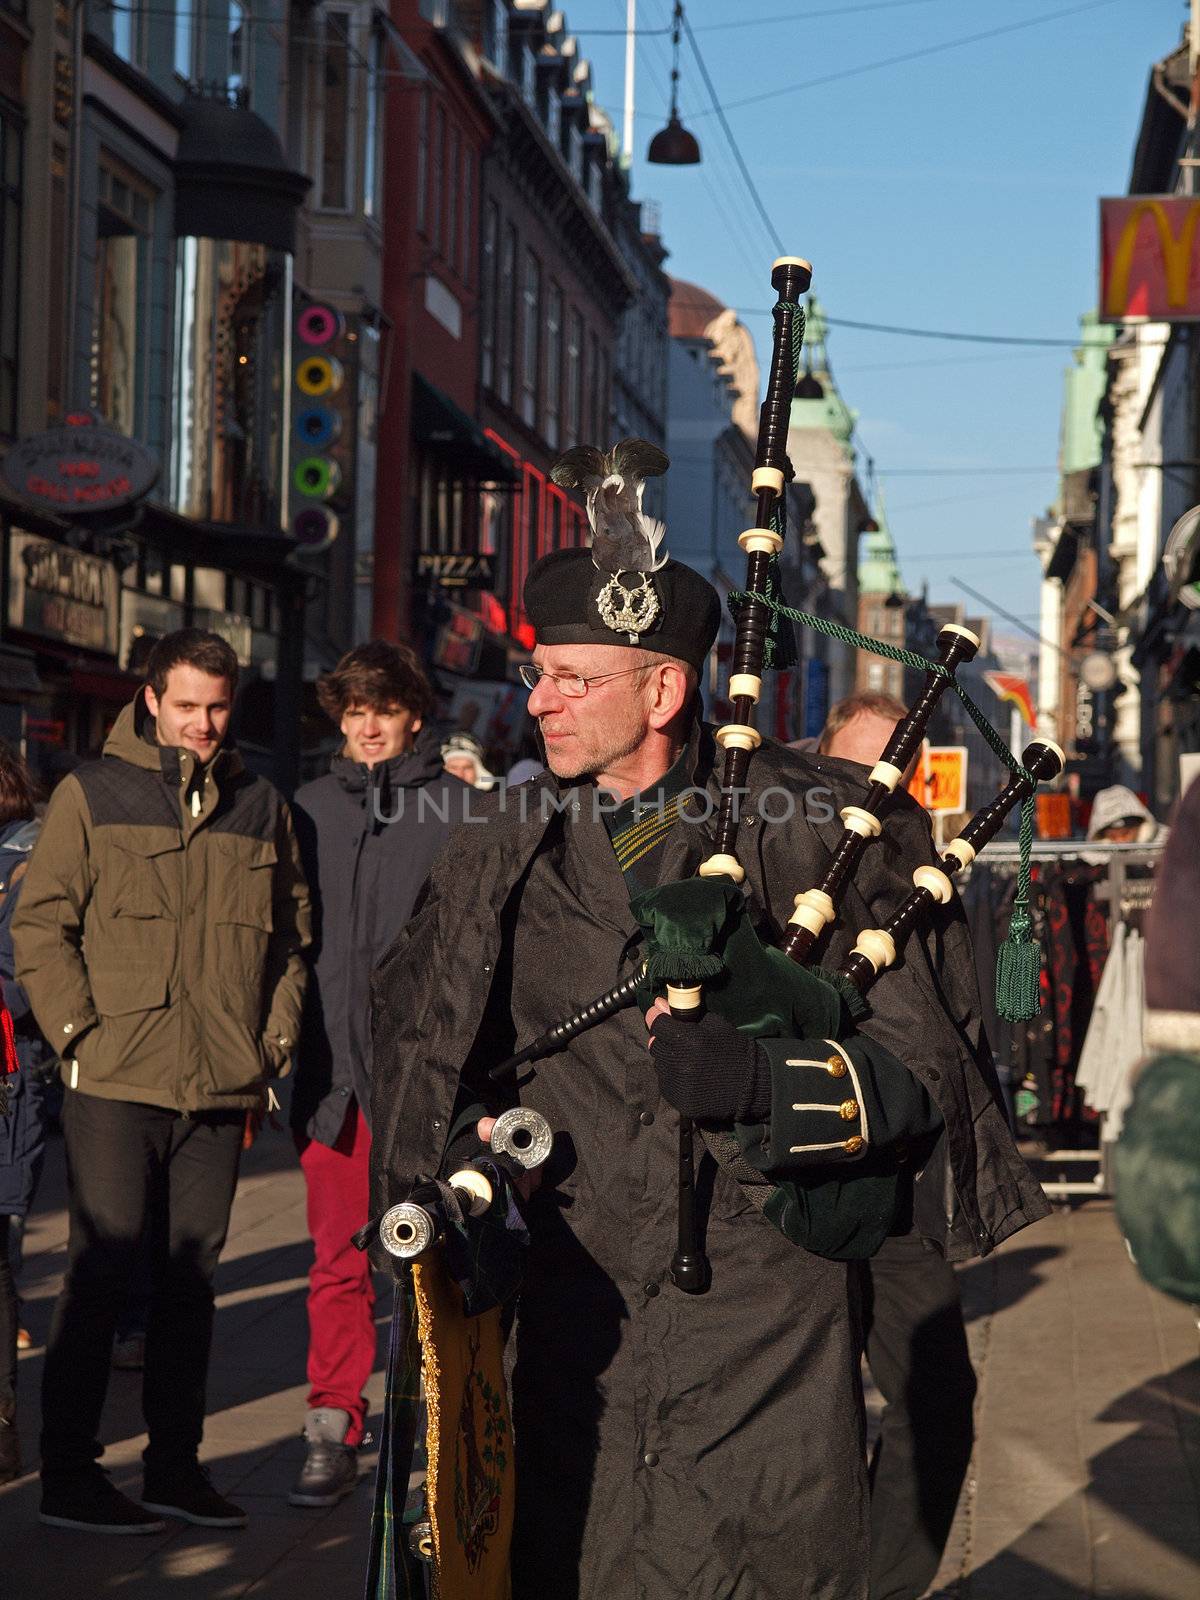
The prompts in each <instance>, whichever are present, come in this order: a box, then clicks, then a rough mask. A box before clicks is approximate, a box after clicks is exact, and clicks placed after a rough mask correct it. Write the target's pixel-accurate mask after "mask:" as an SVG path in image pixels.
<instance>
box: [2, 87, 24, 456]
mask: <svg viewBox="0 0 1200 1600" xmlns="http://www.w3.org/2000/svg"><path fill="white" fill-rule="evenodd" d="M21 145H22V140H21V129H20V126H19V124H18V123H17V122H16V121H15V120H12V121H10V119H9V118H8V117H7V116H2V115H0V433H5V434H8V435H9V436H10V437H11V436H12V435H13V434H15V433H16V431H17V359H18V355H19V345H18V323H19V315H20V298H21V154H22V150H21Z"/></svg>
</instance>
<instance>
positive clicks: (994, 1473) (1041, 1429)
mask: <svg viewBox="0 0 1200 1600" xmlns="http://www.w3.org/2000/svg"><path fill="white" fill-rule="evenodd" d="M62 1207H63V1174H62V1150H61V1144H60V1143H59V1142H58V1141H57V1140H56V1141H54V1142H53V1143H52V1145H51V1150H50V1157H49V1160H48V1163H47V1174H46V1179H45V1182H44V1184H43V1190H42V1195H41V1197H40V1201H39V1210H38V1212H37V1214H36V1215H35V1217H34V1218H33V1219H32V1220H31V1224H30V1229H29V1237H28V1256H27V1262H26V1272H25V1279H24V1285H23V1287H24V1292H25V1295H26V1310H25V1321H26V1325H27V1326H28V1327H29V1329H30V1331H31V1333H32V1334H33V1335H34V1342H35V1348H34V1349H33V1350H31V1351H30V1352H29V1353H28V1354H27V1355H26V1356H24V1357H23V1358H22V1362H21V1374H20V1382H21V1400H22V1411H21V1416H22V1436H23V1444H24V1448H25V1456H26V1460H27V1461H32V1460H34V1459H35V1449H36V1424H37V1389H38V1382H39V1380H40V1377H41V1355H42V1344H43V1341H44V1339H45V1335H46V1331H47V1328H48V1326H49V1319H50V1310H51V1306H52V1304H53V1297H54V1294H55V1291H56V1289H57V1285H58V1281H59V1274H60V1273H61V1271H62V1267H63V1263H64V1249H65V1239H66V1218H65V1213H64V1211H63V1209H62ZM308 1262H309V1249H308V1245H307V1243H306V1238H305V1228H304V1189H303V1183H302V1180H301V1178H300V1174H299V1171H298V1169H297V1166H296V1162H295V1158H294V1155H293V1152H292V1147H291V1141H290V1140H289V1139H288V1138H287V1137H286V1136H283V1135H279V1134H268V1135H266V1136H264V1138H263V1139H262V1140H260V1142H259V1144H258V1146H257V1147H256V1149H255V1150H254V1151H253V1152H252V1153H251V1155H250V1156H249V1157H248V1159H247V1161H246V1165H245V1170H244V1176H243V1179H242V1182H241V1185H240V1187H239V1190H238V1196H237V1201H236V1204H235V1206H234V1213H233V1222H232V1227H231V1231H230V1238H229V1244H228V1246H227V1248H226V1251H225V1255H224V1258H223V1260H222V1264H221V1268H220V1271H219V1274H218V1279H217V1290H218V1299H217V1328H216V1344H215V1351H214V1359H213V1369H212V1379H211V1382H210V1385H209V1420H208V1425H207V1430H206V1437H205V1445H204V1452H203V1453H204V1459H205V1461H206V1462H207V1463H208V1465H209V1466H210V1467H211V1468H212V1470H213V1475H214V1478H215V1481H216V1483H217V1485H218V1487H219V1488H221V1489H223V1490H224V1491H226V1492H228V1493H230V1494H232V1495H234V1497H235V1498H236V1499H237V1500H238V1501H239V1502H240V1503H242V1504H243V1505H245V1506H246V1508H247V1510H248V1511H249V1512H250V1518H251V1520H250V1526H249V1527H248V1528H247V1529H245V1530H244V1531H241V1532H237V1533H220V1532H205V1531H203V1530H199V1529H194V1528H188V1527H186V1526H184V1525H182V1524H173V1525H171V1528H170V1531H168V1532H167V1533H166V1534H163V1535H160V1536H159V1537H157V1538H151V1539H146V1538H138V1539H105V1538H100V1537H97V1536H94V1535H88V1534H79V1533H68V1532H56V1531H53V1530H51V1529H47V1528H42V1527H41V1526H40V1525H39V1524H38V1522H37V1484H36V1480H35V1479H34V1478H33V1477H27V1478H25V1479H22V1480H21V1481H19V1482H18V1483H16V1484H14V1485H11V1486H10V1487H8V1488H7V1489H0V1528H2V1529H3V1537H2V1539H0V1593H3V1594H4V1595H5V1596H13V1597H19V1600H60V1597H62V1596H64V1595H76V1594H84V1595H86V1596H87V1597H88V1600H98V1597H102V1596H103V1597H108V1596H112V1597H114V1600H161V1597H162V1596H164V1595H166V1594H170V1595H171V1596H172V1597H174V1596H179V1597H180V1600H187V1597H190V1596H195V1597H204V1600H235V1597H242V1596H253V1597H255V1600H265V1597H268V1596H270V1597H279V1600H361V1596H362V1573H363V1553H364V1549H365V1541H366V1523H367V1516H368V1509H369V1496H370V1487H369V1481H368V1480H366V1479H364V1482H363V1483H362V1484H361V1485H360V1487H359V1489H358V1491H357V1492H356V1493H355V1494H354V1495H353V1496H351V1497H350V1498H348V1499H346V1500H343V1501H342V1503H341V1504H340V1505H339V1506H336V1507H334V1508H332V1509H331V1510H329V1511H298V1510H294V1509H293V1508H291V1507H289V1506H288V1505H287V1503H286V1498H285V1497H286V1493H287V1490H288V1487H289V1485H290V1483H291V1481H292V1478H293V1475H294V1474H295V1472H296V1470H297V1468H298V1466H299V1463H300V1459H301V1445H300V1442H299V1438H298V1435H299V1429H300V1424H301V1421H302V1416H303V1409H304V1395H305V1387H304V1383H303V1373H304V1349H305V1319H304V1289H305V1273H306V1271H307V1268H308ZM963 1288H964V1295H965V1300H966V1306H967V1314H968V1318H969V1328H970V1336H971V1343H972V1353H973V1356H974V1359H975V1363H976V1366H977V1369H978V1371H979V1374H980V1396H979V1409H978V1418H977V1424H978V1444H977V1448H976V1452H975V1458H974V1461H973V1464H972V1469H971V1475H970V1479H969V1482H968V1485H967V1488H966V1490H965V1491H964V1494H963V1497H962V1501H961V1503H960V1506H959V1513H958V1517H957V1519H956V1522H955V1526H954V1530H953V1533H952V1535H951V1539H950V1543H949V1546H948V1548H947V1552H946V1558H945V1560H944V1562H943V1564H942V1570H941V1572H940V1573H939V1577H938V1585H937V1587H936V1590H935V1592H936V1594H937V1595H939V1596H941V1597H943V1600H1078V1597H1081V1596H1106V1597H1120V1600H1196V1596H1197V1595H1200V1494H1198V1485H1200V1360H1198V1359H1197V1356H1198V1341H1197V1329H1196V1322H1195V1318H1194V1316H1193V1315H1192V1313H1190V1312H1189V1311H1188V1309H1187V1308H1186V1307H1184V1306H1182V1305H1178V1304H1176V1303H1175V1302H1174V1301H1171V1300H1168V1299H1166V1298H1164V1297H1163V1296H1161V1295H1158V1294H1156V1293H1155V1292H1154V1291H1153V1290H1151V1289H1148V1288H1146V1287H1145V1285H1144V1284H1142V1282H1141V1280H1140V1279H1139V1278H1138V1277H1137V1274H1136V1273H1135V1272H1134V1270H1133V1267H1132V1265H1131V1264H1130V1262H1129V1260H1128V1258H1127V1257H1126V1254H1125V1251H1124V1247H1123V1245H1122V1243H1121V1240H1120V1238H1119V1236H1118V1234H1117V1230H1116V1224H1115V1222H1114V1220H1113V1216H1112V1209H1111V1206H1110V1205H1109V1204H1108V1203H1107V1202H1105V1201H1103V1200H1091V1201H1089V1202H1088V1203H1087V1204H1086V1205H1083V1206H1080V1207H1077V1208H1076V1209H1074V1210H1071V1211H1066V1210H1063V1211H1059V1212H1057V1213H1056V1214H1055V1215H1054V1216H1053V1217H1052V1218H1050V1219H1048V1220H1047V1221H1045V1222H1042V1223H1039V1224H1038V1225H1037V1227H1036V1228H1033V1229H1029V1230H1027V1231H1026V1232H1025V1233H1023V1234H1021V1235H1019V1236H1018V1237H1017V1238H1016V1239H1014V1240H1012V1241H1010V1243H1009V1244H1008V1245H1006V1246H1005V1247H1003V1248H1002V1249H1001V1250H999V1251H998V1252H997V1253H996V1254H995V1255H994V1256H993V1257H991V1258H989V1260H987V1261H985V1262H980V1263H977V1264H975V1265H972V1266H970V1267H968V1268H966V1269H964V1271H963ZM389 1299H390V1297H387V1296H385V1298H384V1299H382V1300H381V1301H380V1306H379V1324H380V1329H381V1333H382V1331H383V1328H384V1325H385V1324H386V1320H387V1315H388V1310H389ZM382 1350H383V1341H382V1338H381V1341H380V1353H381V1356H382ZM380 1393H381V1376H380V1374H379V1373H378V1372H377V1373H376V1375H375V1377H374V1378H373V1379H372V1386H371V1397H372V1401H373V1402H374V1403H378V1400H379V1398H380ZM105 1438H106V1439H107V1440H109V1441H111V1443H110V1444H109V1446H108V1449H107V1451H106V1453H105V1465H106V1466H108V1467H110V1468H111V1469H112V1472H113V1475H114V1479H115V1481H116V1482H117V1484H118V1485H119V1486H120V1487H122V1488H126V1489H129V1490H131V1491H133V1492H134V1493H136V1492H137V1489H138V1486H139V1483H140V1472H139V1457H140V1451H141V1449H142V1446H143V1444H144V1442H145V1441H144V1438H143V1436H142V1435H141V1417H140V1409H139V1380H138V1377H137V1375H136V1374H125V1373H114V1374H113V1379H112V1385H111V1388H110V1392H109V1403H108V1409H107V1412H106V1414H105ZM372 1465H373V1458H372V1457H371V1456H370V1454H369V1453H364V1470H367V1469H369V1468H370V1467H371V1466H372ZM802 1594H803V1591H802V1589H798V1590H797V1597H796V1600H802ZM546 1600H558V1597H555V1596H547V1597H546Z"/></svg>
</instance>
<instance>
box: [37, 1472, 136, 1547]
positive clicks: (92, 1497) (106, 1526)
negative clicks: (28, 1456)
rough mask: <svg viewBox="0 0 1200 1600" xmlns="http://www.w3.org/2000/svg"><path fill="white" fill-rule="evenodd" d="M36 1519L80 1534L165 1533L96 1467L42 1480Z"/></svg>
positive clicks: (52, 1526)
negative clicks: (75, 1530)
mask: <svg viewBox="0 0 1200 1600" xmlns="http://www.w3.org/2000/svg"><path fill="white" fill-rule="evenodd" d="M38 1516H39V1519H40V1520H41V1521H42V1522H45V1523H46V1524H48V1525H49V1526H50V1527H51V1528H78V1529H79V1530H80V1531H81V1532H83V1533H165V1532H166V1528H167V1525H166V1523H165V1522H164V1521H163V1520H162V1518H161V1517H155V1516H152V1515H151V1514H150V1512H149V1511H147V1510H146V1508H145V1507H144V1506H140V1505H138V1503H137V1501H136V1500H131V1499H130V1498H129V1496H128V1495H127V1494H122V1493H121V1491H120V1490H119V1489H116V1488H114V1487H113V1485H112V1484H111V1483H110V1482H109V1479H108V1474H107V1473H106V1472H103V1471H102V1470H101V1469H100V1468H99V1467H86V1468H85V1469H84V1470H83V1471H82V1472H79V1473H72V1474H71V1475H70V1476H67V1477H50V1478H43V1480H42V1509H41V1511H40V1512H39V1513H38Z"/></svg>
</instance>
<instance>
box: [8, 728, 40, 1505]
mask: <svg viewBox="0 0 1200 1600" xmlns="http://www.w3.org/2000/svg"><path fill="white" fill-rule="evenodd" d="M35 807H36V799H35V791H34V782H33V778H32V776H31V774H30V771H29V768H28V767H27V766H26V765H25V763H24V761H22V759H21V757H20V756H19V755H18V754H17V752H16V751H15V750H14V749H13V748H12V747H11V745H9V744H7V743H5V742H4V741H3V740H0V986H2V988H3V1004H4V1008H5V1010H6V1011H7V1012H8V1015H9V1018H11V1021H12V1029H13V1033H12V1039H11V1050H12V1054H13V1056H14V1057H15V1061H16V1067H17V1070H16V1071H15V1072H7V1073H5V1074H4V1077H3V1079H2V1080H0V1098H2V1099H3V1102H4V1104H3V1108H2V1109H0V1483H7V1482H8V1481H9V1480H10V1479H12V1478H15V1477H18V1476H19V1474H20V1471H21V1460H20V1451H19V1449H18V1446H17V1426H16V1423H17V1350H18V1348H24V1349H28V1348H29V1346H30V1345H31V1344H32V1340H31V1339H30V1337H29V1335H28V1334H27V1333H25V1331H24V1329H23V1328H22V1327H21V1325H20V1320H19V1312H20V1301H19V1300H18V1298H17V1277H18V1274H19V1271H20V1265H21V1253H22V1252H21V1246H22V1240H23V1235H24V1230H25V1218H26V1217H27V1216H28V1214H29V1209H30V1207H31V1206H32V1205H33V1200H34V1196H35V1194H36V1193H37V1186H38V1179H39V1178H40V1177H41V1171H42V1157H43V1155H44V1154H45V1148H46V1119H45V1107H44V1098H45V1097H44V1089H43V1085H42V1080H41V1077H40V1073H41V1071H42V1070H43V1069H44V1067H45V1065H46V1063H47V1062H48V1061H49V1060H50V1059H52V1053H51V1051H50V1050H49V1048H48V1047H47V1045H46V1042H45V1040H44V1039H43V1038H42V1036H41V1033H40V1032H39V1031H38V1027H37V1024H36V1022H34V1020H33V1014H32V1013H31V1011H30V1009H29V1001H28V999H27V997H26V995H25V991H24V990H23V989H22V988H21V986H20V984H18V983H17V982H16V980H15V978H14V977H13V950H12V915H13V911H14V909H15V908H16V904H17V897H18V895H19V894H20V892H21V880H22V878H23V877H24V876H25V871H26V869H27V867H28V865H29V857H30V852H31V851H32V850H33V846H34V844H35V842H36V840H37V836H38V831H39V829H40V827H41V823H40V821H39V819H38V818H37V816H36V814H35ZM6 1031H7V1030H6ZM11 1064H12V1062H11V1061H10V1062H8V1063H5V1065H11ZM0 1070H2V1068H0Z"/></svg>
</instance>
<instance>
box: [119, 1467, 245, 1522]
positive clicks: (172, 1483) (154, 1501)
mask: <svg viewBox="0 0 1200 1600" xmlns="http://www.w3.org/2000/svg"><path fill="white" fill-rule="evenodd" d="M142 1503H143V1505H144V1506H145V1507H146V1509H147V1511H161V1512H162V1514H163V1516H165V1517H180V1518H182V1520H183V1521H184V1522H194V1523H195V1524H196V1526H197V1527H198V1528H244V1527H245V1526H246V1520H247V1519H246V1513H245V1512H244V1511H243V1510H242V1508H241V1506H235V1505H234V1503H233V1501H232V1500H226V1498H225V1496H224V1495H221V1494H218V1493H217V1491H216V1490H215V1489H214V1488H213V1486H212V1484H211V1483H210V1482H209V1479H208V1472H207V1470H206V1469H205V1468H204V1467H202V1466H200V1465H199V1464H198V1463H197V1462H194V1461H193V1462H189V1464H188V1465H187V1466H185V1467H171V1468H163V1467H159V1468H154V1467H150V1466H147V1468H146V1474H145V1482H144V1484H143V1492H142Z"/></svg>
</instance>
